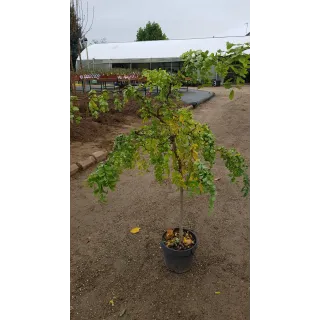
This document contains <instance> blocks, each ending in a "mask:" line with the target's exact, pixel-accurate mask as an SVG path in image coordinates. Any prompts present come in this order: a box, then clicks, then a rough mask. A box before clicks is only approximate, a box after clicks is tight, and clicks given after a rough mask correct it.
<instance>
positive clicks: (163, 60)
mask: <svg viewBox="0 0 320 320" xmlns="http://www.w3.org/2000/svg"><path fill="white" fill-rule="evenodd" d="M227 42H231V43H235V44H244V43H246V42H250V36H237V37H214V38H202V39H187V40H159V41H141V42H123V43H103V44H94V45H91V46H89V47H88V48H87V50H83V51H82V53H81V62H82V65H83V67H86V68H87V67H89V69H91V70H105V71H107V70H110V69H115V68H126V69H159V68H161V69H164V70H167V71H171V72H177V71H178V70H179V69H180V68H181V67H182V63H183V62H182V60H181V58H180V56H181V55H182V54H183V53H184V52H186V51H189V50H203V51H206V50H208V51H209V52H216V51H217V50H219V49H221V50H226V43H227ZM79 67H80V59H79V58H78V61H77V69H79ZM213 71H214V70H213Z"/></svg>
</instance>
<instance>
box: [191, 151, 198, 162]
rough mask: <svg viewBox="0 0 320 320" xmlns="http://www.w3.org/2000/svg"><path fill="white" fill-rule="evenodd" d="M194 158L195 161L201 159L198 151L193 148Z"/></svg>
mask: <svg viewBox="0 0 320 320" xmlns="http://www.w3.org/2000/svg"><path fill="white" fill-rule="evenodd" d="M192 158H193V160H194V161H197V160H198V159H199V157H198V152H197V151H195V150H194V149H192Z"/></svg>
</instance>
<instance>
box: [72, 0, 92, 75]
mask: <svg viewBox="0 0 320 320" xmlns="http://www.w3.org/2000/svg"><path fill="white" fill-rule="evenodd" d="M88 18H89V7H88V2H87V7H86V12H84V11H83V8H82V1H81V0H71V1H70V69H71V70H75V68H76V61H77V58H78V56H79V55H80V53H81V51H82V49H83V48H81V47H80V40H81V39H82V38H84V37H85V35H86V34H87V33H88V32H89V31H90V30H91V28H92V24H93V18H94V7H93V8H92V20H91V24H90V25H88V21H89V20H88Z"/></svg>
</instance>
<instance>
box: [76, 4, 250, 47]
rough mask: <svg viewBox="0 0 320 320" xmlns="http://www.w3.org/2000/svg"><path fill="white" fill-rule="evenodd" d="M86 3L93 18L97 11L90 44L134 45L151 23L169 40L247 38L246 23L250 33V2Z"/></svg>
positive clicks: (89, 38) (90, 35) (90, 33)
mask: <svg viewBox="0 0 320 320" xmlns="http://www.w3.org/2000/svg"><path fill="white" fill-rule="evenodd" d="M87 2H88V6H89V17H90V18H91V17H92V8H93V7H94V20H93V25H92V29H91V30H90V31H89V32H88V33H87V38H88V40H89V42H90V41H91V40H93V39H101V38H106V39H107V42H127V41H135V39H136V33H137V30H138V29H139V27H144V26H145V25H146V23H147V22H148V21H149V20H150V21H151V22H153V21H155V22H157V23H159V24H160V26H161V28H162V31H163V32H164V33H165V34H166V35H167V37H168V38H169V39H186V38H202V37H212V36H224V35H230V36H231V35H233V36H235V35H245V32H246V26H245V23H249V27H248V29H247V30H248V32H249V31H250V0H157V1H155V0H135V1H133V0H121V1H117V0H87V1H86V0H82V3H83V7H86V3H87Z"/></svg>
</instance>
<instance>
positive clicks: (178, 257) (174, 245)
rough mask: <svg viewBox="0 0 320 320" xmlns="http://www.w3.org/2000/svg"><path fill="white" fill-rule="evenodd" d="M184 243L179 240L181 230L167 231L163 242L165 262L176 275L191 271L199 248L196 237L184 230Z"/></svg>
mask: <svg viewBox="0 0 320 320" xmlns="http://www.w3.org/2000/svg"><path fill="white" fill-rule="evenodd" d="M183 235H184V237H183V243H180V240H179V228H176V229H170V230H167V231H166V232H165V233H164V234H163V236H162V241H161V248H162V250H163V254H164V260H165V263H166V266H167V268H168V269H169V270H171V271H174V272H176V273H183V272H186V271H189V270H190V269H191V266H192V261H193V255H194V253H195V250H196V248H197V246H198V242H197V238H196V235H195V234H194V233H193V232H192V231H190V230H187V229H183Z"/></svg>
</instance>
